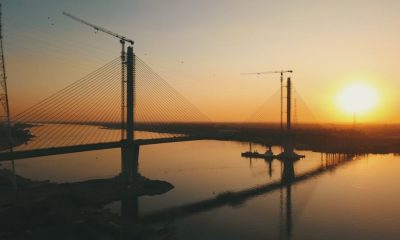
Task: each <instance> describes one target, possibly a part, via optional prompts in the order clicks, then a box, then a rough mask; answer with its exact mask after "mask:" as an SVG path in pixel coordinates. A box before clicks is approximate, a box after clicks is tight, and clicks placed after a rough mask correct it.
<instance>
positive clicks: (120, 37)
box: [62, 12, 134, 139]
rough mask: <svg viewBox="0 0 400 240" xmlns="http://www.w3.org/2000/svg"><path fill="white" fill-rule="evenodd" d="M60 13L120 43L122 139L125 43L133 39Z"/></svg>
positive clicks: (122, 133)
mask: <svg viewBox="0 0 400 240" xmlns="http://www.w3.org/2000/svg"><path fill="white" fill-rule="evenodd" d="M62 14H63V15H64V16H67V17H69V18H71V19H73V20H75V21H77V22H80V23H82V24H84V25H87V26H89V27H91V28H94V29H95V30H96V31H100V32H103V33H105V34H108V35H110V36H113V37H115V38H117V39H119V42H120V43H121V62H122V65H121V102H122V104H121V108H122V109H121V122H122V126H121V136H122V139H123V138H124V120H125V82H126V81H125V78H124V77H125V63H126V59H125V43H129V44H130V45H131V46H133V44H134V41H133V40H132V39H129V38H127V37H125V36H122V35H120V34H117V33H114V32H112V31H110V30H108V29H106V28H103V27H100V26H97V25H94V24H92V23H90V22H87V21H85V20H83V19H81V18H78V17H76V16H74V15H72V14H70V13H67V12H62Z"/></svg>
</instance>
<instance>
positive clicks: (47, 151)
mask: <svg viewBox="0 0 400 240" xmlns="http://www.w3.org/2000/svg"><path fill="white" fill-rule="evenodd" d="M206 139H212V137H194V136H183V137H172V138H171V137H169V138H154V139H138V140H135V141H134V142H133V143H132V144H134V145H139V146H143V145H153V144H161V143H173V142H186V141H197V140H206ZM125 146H128V144H127V143H126V142H125V141H116V142H105V143H93V144H85V145H75V146H65V147H53V148H43V149H34V150H25V151H15V152H12V153H11V152H1V153H0V162H3V161H9V160H18V159H24V158H33V157H42V156H50V155H58V154H65V153H75V152H85V151H93V150H102V149H111V148H119V147H125Z"/></svg>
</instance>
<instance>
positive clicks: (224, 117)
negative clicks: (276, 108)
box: [2, 0, 400, 123]
mask: <svg viewBox="0 0 400 240" xmlns="http://www.w3.org/2000/svg"><path fill="white" fill-rule="evenodd" d="M2 3H3V9H2V11H3V35H4V48H5V50H4V51H5V58H6V68H7V75H8V85H9V86H8V87H9V94H10V105H11V111H12V113H14V114H16V113H18V112H19V111H22V110H23V109H25V108H27V107H29V106H30V105H32V104H33V103H35V102H37V101H39V100H41V99H43V98H45V97H46V96H48V95H50V94H51V93H53V92H55V91H57V90H59V89H61V88H62V87H64V86H66V85H68V84H70V83H72V82H74V81H76V80H78V79H79V78H80V77H82V76H84V75H85V74H87V73H89V72H91V71H93V70H95V69H96V68H98V67H99V66H101V65H103V64H105V63H107V62H109V61H111V60H112V59H114V58H115V57H118V55H119V51H120V44H119V42H118V41H117V40H116V39H113V38H111V37H109V36H107V35H105V34H102V33H95V32H94V31H93V30H92V29H90V28H88V27H86V26H83V25H81V24H79V23H76V22H74V21H73V20H71V19H68V18H66V17H65V16H63V15H62V14H61V13H62V11H67V12H70V13H72V14H74V15H76V16H79V17H81V18H83V19H85V20H88V21H90V22H92V23H95V24H97V25H100V26H104V27H105V28H108V29H110V30H112V31H114V32H117V33H120V34H123V35H126V36H128V37H130V38H132V39H134V40H135V52H136V54H137V55H138V56H139V57H140V58H141V59H143V60H144V61H145V62H146V63H147V64H148V65H150V66H152V67H153V69H155V70H156V71H157V72H158V73H159V74H160V75H161V76H162V77H163V78H164V79H166V80H167V81H168V82H169V83H170V84H171V85H172V86H173V87H174V88H175V89H177V90H178V91H179V92H180V93H182V94H183V95H184V96H185V97H186V98H187V99H189V100H190V101H191V102H192V103H193V104H194V105H195V106H197V107H198V108H199V109H200V110H201V111H202V112H204V113H205V114H206V115H208V116H209V117H210V118H211V119H212V120H214V121H243V120H245V119H247V118H248V117H249V116H250V115H251V114H252V113H254V111H256V109H257V108H259V106H260V105H261V104H262V103H263V102H264V101H265V100H266V99H268V98H269V97H270V96H271V95H273V94H274V93H276V91H277V90H278V89H279V75H260V76H255V75H241V73H243V72H258V71H270V70H281V69H292V70H293V71H294V73H293V74H292V79H293V82H294V85H295V87H296V89H297V91H298V92H299V93H300V94H301V96H302V99H303V100H304V101H305V102H306V103H307V106H308V108H309V109H311V111H312V113H313V115H314V116H315V118H316V119H317V121H319V122H333V123H335V122H351V121H352V117H353V116H352V114H351V113H349V112H348V111H345V110H346V109H344V107H343V104H342V105H340V104H338V101H339V100H338V96H339V95H340V94H341V92H342V91H343V89H345V88H346V87H347V86H349V85H351V84H354V83H356V84H361V85H367V86H368V87H369V88H370V89H372V90H373V91H374V94H375V95H376V102H375V103H374V106H373V107H371V109H369V110H368V111H365V112H364V113H362V114H361V113H360V115H359V116H357V118H358V121H360V122H378V123H382V122H384V123H398V122H399V121H398V119H399V116H400V110H399V109H398V108H397V105H398V104H399V102H400V96H399V94H397V91H398V89H399V88H400V82H399V79H400V72H399V69H400V61H399V59H400V58H399V57H400V44H399V43H400V14H399V12H400V1H395V0H380V1H378V0H376V1H372V0H348V1H341V0H335V1H333V0H332V1H330V0H326V1H317V0H314V1H311V0H297V1H294V0H292V1H289V0H284V1H266V0H263V1H261V0H260V1H255V0H252V1H239V0H230V1H228V0H226V1H220V0H214V1H208V0H205V1H184V0H180V1H178V0H169V1H162V0H159V1H155V0H154V1H145V0H143V1H131V0H118V1H105V0H101V1H99V0H87V1H78V0H71V1H61V0H44V1H28V0H5V1H2ZM274 104H276V102H275V103H274ZM299 114H301V113H299ZM299 117H300V116H299Z"/></svg>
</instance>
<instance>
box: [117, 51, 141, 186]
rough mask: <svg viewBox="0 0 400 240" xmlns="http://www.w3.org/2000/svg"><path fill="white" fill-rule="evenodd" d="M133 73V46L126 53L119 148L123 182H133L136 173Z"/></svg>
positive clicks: (134, 62) (137, 150) (136, 149)
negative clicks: (123, 121)
mask: <svg viewBox="0 0 400 240" xmlns="http://www.w3.org/2000/svg"><path fill="white" fill-rule="evenodd" d="M135 75H136V61H135V54H134V52H133V47H132V46H129V47H128V48H127V54H126V124H125V126H126V128H125V130H126V139H122V140H123V141H125V143H124V145H123V147H122V148H121V158H122V162H121V177H122V180H123V181H125V182H134V181H135V179H136V177H137V175H138V166H139V145H137V144H135V134H134V131H135V127H134V126H135V117H134V116H135Z"/></svg>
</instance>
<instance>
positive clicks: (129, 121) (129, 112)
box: [126, 46, 136, 144]
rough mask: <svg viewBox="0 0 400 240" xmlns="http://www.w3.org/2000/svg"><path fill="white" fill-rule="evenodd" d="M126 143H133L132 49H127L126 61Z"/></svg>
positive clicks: (133, 91) (133, 93)
mask: <svg viewBox="0 0 400 240" xmlns="http://www.w3.org/2000/svg"><path fill="white" fill-rule="evenodd" d="M126 70H127V72H126V104H127V105H126V141H127V143H128V144H132V143H133V141H134V137H135V135H134V121H135V118H134V112H135V71H136V69H135V54H134V53H133V47H132V46H129V47H128V49H127V59H126Z"/></svg>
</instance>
